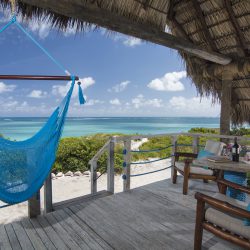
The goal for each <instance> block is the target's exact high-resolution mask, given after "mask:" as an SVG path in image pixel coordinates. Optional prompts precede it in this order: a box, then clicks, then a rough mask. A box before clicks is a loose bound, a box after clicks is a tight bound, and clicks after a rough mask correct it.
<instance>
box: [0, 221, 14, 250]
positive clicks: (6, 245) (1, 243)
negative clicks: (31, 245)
mask: <svg viewBox="0 0 250 250" xmlns="http://www.w3.org/2000/svg"><path fill="white" fill-rule="evenodd" d="M0 248H1V249H6V250H12V247H11V245H10V241H9V238H8V235H7V233H6V231H5V228H4V226H3V225H1V226H0Z"/></svg>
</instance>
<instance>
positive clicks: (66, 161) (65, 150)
mask: <svg viewBox="0 0 250 250" xmlns="http://www.w3.org/2000/svg"><path fill="white" fill-rule="evenodd" d="M188 132H189V133H200V134H218V133H219V130H218V129H212V128H192V129H190V130H189V131H188ZM114 135H122V134H95V135H88V136H81V137H68V138H62V139H61V140H60V143H59V146H58V151H57V157H56V161H55V164H54V166H53V170H52V171H53V172H54V173H58V172H64V173H66V172H67V171H72V172H75V171H81V172H84V171H86V170H89V167H90V166H89V164H88V162H89V161H90V160H91V158H92V157H93V156H94V155H95V154H96V152H97V151H98V150H99V149H100V148H101V147H102V146H103V145H104V144H105V143H106V141H107V140H108V139H109V138H110V137H111V136H114ZM231 135H237V136H246V137H250V129H247V128H234V129H232V130H231ZM0 137H3V135H1V134H0ZM208 139H210V138H209V137H201V138H200V141H199V146H200V149H202V147H204V145H205V144H206V140H208ZM213 140H215V139H214V138H213ZM171 144H172V142H171V138H170V137H169V136H164V137H155V138H150V139H149V140H148V141H147V142H145V143H143V144H142V145H141V146H140V147H139V150H140V151H144V152H141V153H136V152H134V153H132V161H133V162H134V161H143V160H148V159H150V158H166V157H169V156H171V150H172V149H171ZM178 145H179V146H178V147H177V150H178V151H179V152H192V137H190V136H186V135H182V136H179V137H178ZM157 149H161V150H159V151H158V150H157ZM150 150H156V151H154V152H147V151H150ZM122 151H123V145H122V144H116V147H115V172H116V173H121V172H122V163H123V154H122ZM106 162H107V154H104V155H103V156H102V157H101V158H100V159H99V162H98V171H99V172H101V173H104V172H106V166H107V164H106Z"/></svg>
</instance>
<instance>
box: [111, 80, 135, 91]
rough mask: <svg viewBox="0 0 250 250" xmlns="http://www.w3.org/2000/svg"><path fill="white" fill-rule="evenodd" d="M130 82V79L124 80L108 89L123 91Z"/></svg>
mask: <svg viewBox="0 0 250 250" xmlns="http://www.w3.org/2000/svg"><path fill="white" fill-rule="evenodd" d="M129 83H130V81H124V82H121V83H119V84H116V85H115V86H113V87H112V88H110V89H108V92H115V93H119V92H122V91H124V90H125V89H126V88H127V86H128V85H129Z"/></svg>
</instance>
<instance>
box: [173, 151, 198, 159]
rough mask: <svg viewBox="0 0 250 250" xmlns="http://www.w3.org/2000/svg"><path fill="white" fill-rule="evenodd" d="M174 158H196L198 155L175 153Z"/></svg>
mask: <svg viewBox="0 0 250 250" xmlns="http://www.w3.org/2000/svg"><path fill="white" fill-rule="evenodd" d="M174 156H175V157H189V158H197V156H198V154H193V153H185V152H175V153H174Z"/></svg>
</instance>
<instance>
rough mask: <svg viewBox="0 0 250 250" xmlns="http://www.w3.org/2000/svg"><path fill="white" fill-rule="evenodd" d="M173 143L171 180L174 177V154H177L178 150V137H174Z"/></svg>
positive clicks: (172, 138)
mask: <svg viewBox="0 0 250 250" xmlns="http://www.w3.org/2000/svg"><path fill="white" fill-rule="evenodd" d="M171 142H172V153H171V154H172V157H171V178H173V176H174V161H175V157H174V154H175V152H176V149H177V136H172V137H171Z"/></svg>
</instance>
